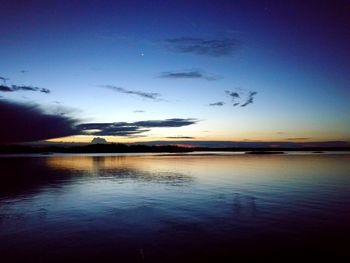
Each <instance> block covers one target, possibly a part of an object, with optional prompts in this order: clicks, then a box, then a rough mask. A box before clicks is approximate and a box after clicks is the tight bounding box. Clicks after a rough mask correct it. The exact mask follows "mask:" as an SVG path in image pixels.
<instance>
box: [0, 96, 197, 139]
mask: <svg viewBox="0 0 350 263" xmlns="http://www.w3.org/2000/svg"><path fill="white" fill-rule="evenodd" d="M0 122H1V129H0V143H16V142H30V141H39V140H46V139H52V138H58V137H64V136H70V135H82V134H89V135H100V136H108V135H109V136H129V137H130V136H138V135H141V134H142V133H144V132H146V131H149V130H150V129H151V128H171V127H183V126H188V125H192V124H195V123H197V122H198V120H197V119H191V118H187V119H181V118H173V119H165V120H146V121H137V122H113V123H83V124H81V123H80V122H81V121H80V120H78V119H74V118H71V117H69V116H67V115H63V114H47V113H45V112H43V110H42V109H41V108H39V107H38V106H37V105H27V104H21V103H15V102H10V101H7V100H0Z"/></svg>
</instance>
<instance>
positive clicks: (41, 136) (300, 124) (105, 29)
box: [0, 0, 350, 143]
mask: <svg viewBox="0 0 350 263" xmlns="http://www.w3.org/2000/svg"><path fill="white" fill-rule="evenodd" d="M349 14H350V2H349V1H345V0H344V1H341V0H332V1H331V0H329V1H322V0H319V1H312V0H311V1H309V0H306V1H288V0H287V1H233V0H232V1H151V0H148V1H130V0H129V1H88V0H86V1H64V0H60V1H53V0H52V1H51V0H50V1H16V0H11V1H9V0H8V1H7V0H5V1H2V6H1V9H0V36H1V37H0V122H1V126H2V127H1V131H0V142H2V143H3V142H5V143H7V142H24V141H41V140H49V141H55V142H60V141H62V142H89V141H91V140H92V139H93V138H94V137H96V136H99V137H103V138H105V139H107V141H109V142H140V141H142V142H144V141H179V140H181V141H182V140H185V141H186V140H189V141H192V140H198V141H285V142H311V141H350V107H349V105H350V104H349V99H350V74H349V73H350V72H349V69H350V49H349V47H350V15H349Z"/></svg>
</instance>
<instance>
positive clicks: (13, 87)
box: [0, 85, 51, 94]
mask: <svg viewBox="0 0 350 263" xmlns="http://www.w3.org/2000/svg"><path fill="white" fill-rule="evenodd" d="M15 91H38V92H42V93H45V94H49V93H50V92H51V91H50V90H49V89H45V88H38V87H33V86H17V85H11V86H7V85H0V92H15Z"/></svg>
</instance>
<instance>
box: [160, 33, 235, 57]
mask: <svg viewBox="0 0 350 263" xmlns="http://www.w3.org/2000/svg"><path fill="white" fill-rule="evenodd" d="M163 44H164V47H165V48H166V49H168V50H169V51H172V52H176V53H190V54H195V55H202V56H213V57H223V56H231V55H232V54H234V53H235V52H236V51H237V50H238V49H239V47H240V42H239V41H238V40H237V39H234V38H220V39H212V38H194V37H180V38H170V39H166V40H164V43H163Z"/></svg>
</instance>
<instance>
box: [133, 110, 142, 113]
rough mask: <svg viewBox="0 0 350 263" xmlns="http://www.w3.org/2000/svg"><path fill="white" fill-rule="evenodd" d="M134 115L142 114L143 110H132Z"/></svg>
mask: <svg viewBox="0 0 350 263" xmlns="http://www.w3.org/2000/svg"><path fill="white" fill-rule="evenodd" d="M134 112H135V113H144V112H145V111H144V110H134Z"/></svg>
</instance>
